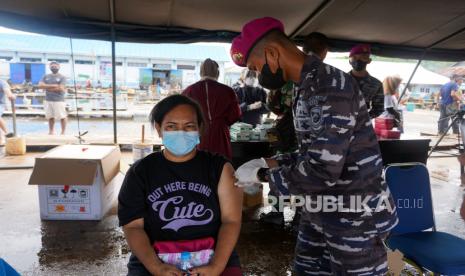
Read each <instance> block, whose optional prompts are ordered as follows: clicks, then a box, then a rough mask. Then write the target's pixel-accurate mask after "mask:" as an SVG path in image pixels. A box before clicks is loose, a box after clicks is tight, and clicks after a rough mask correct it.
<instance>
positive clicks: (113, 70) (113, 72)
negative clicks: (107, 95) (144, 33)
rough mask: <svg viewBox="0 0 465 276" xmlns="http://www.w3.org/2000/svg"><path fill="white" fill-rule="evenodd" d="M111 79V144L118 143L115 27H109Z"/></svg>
mask: <svg viewBox="0 0 465 276" xmlns="http://www.w3.org/2000/svg"><path fill="white" fill-rule="evenodd" d="M111 75H112V76H111V78H112V89H113V143H115V144H117V143H118V135H117V134H118V133H117V128H116V127H117V126H116V58H115V27H114V26H112V27H111Z"/></svg>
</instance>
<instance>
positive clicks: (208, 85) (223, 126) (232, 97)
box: [182, 58, 241, 160]
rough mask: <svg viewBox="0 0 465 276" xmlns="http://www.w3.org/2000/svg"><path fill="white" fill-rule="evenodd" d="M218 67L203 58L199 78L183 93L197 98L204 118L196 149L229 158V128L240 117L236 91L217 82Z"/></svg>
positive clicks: (230, 156) (230, 154) (230, 153)
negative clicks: (202, 129) (203, 125)
mask: <svg viewBox="0 0 465 276" xmlns="http://www.w3.org/2000/svg"><path fill="white" fill-rule="evenodd" d="M219 75H220V71H219V66H218V63H216V61H214V60H211V59H209V58H207V59H206V60H205V61H204V62H203V63H202V64H201V66H200V76H201V78H202V79H201V80H200V81H198V82H196V83H194V84H192V85H191V86H189V87H187V88H186V89H185V90H184V91H183V93H182V94H183V95H185V96H188V97H189V98H192V99H194V100H195V101H197V102H198V103H199V104H200V106H201V107H202V112H203V114H204V116H205V117H206V118H205V119H206V120H205V121H206V124H205V130H204V131H203V134H202V137H201V138H200V144H199V146H198V148H199V149H200V150H205V151H209V152H211V153H218V154H221V155H223V156H225V157H227V158H229V159H230V160H231V159H232V148H231V137H230V134H229V127H230V126H231V125H232V124H234V123H235V122H237V121H238V120H239V118H240V117H241V110H240V108H239V103H238V100H237V97H236V93H234V90H232V88H231V87H229V86H226V85H224V84H221V83H219V82H218V81H217V80H218V77H219Z"/></svg>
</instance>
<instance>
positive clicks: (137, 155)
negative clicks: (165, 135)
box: [132, 144, 153, 162]
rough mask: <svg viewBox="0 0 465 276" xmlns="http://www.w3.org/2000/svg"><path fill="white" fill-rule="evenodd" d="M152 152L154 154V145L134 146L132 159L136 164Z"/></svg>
mask: <svg viewBox="0 0 465 276" xmlns="http://www.w3.org/2000/svg"><path fill="white" fill-rule="evenodd" d="M152 152H153V145H151V144H133V145H132V159H133V160H134V162H136V161H137V160H139V159H142V158H144V157H146V156H147V155H149V154H151V153H152Z"/></svg>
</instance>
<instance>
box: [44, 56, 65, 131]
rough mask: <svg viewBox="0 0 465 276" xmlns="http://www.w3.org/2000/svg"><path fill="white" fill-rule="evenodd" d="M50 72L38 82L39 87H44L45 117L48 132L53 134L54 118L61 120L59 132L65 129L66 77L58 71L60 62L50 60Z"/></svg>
mask: <svg viewBox="0 0 465 276" xmlns="http://www.w3.org/2000/svg"><path fill="white" fill-rule="evenodd" d="M50 71H51V72H52V73H51V74H47V75H45V76H43V77H42V79H41V80H40V82H39V89H45V102H44V109H45V118H46V119H47V120H48V134H50V135H54V134H55V131H54V129H55V120H60V122H61V134H62V135H64V134H65V131H66V121H67V119H66V118H67V117H68V114H67V113H66V103H65V92H66V91H65V84H66V77H65V76H63V75H62V74H60V73H58V71H60V64H58V62H55V61H52V62H51V63H50Z"/></svg>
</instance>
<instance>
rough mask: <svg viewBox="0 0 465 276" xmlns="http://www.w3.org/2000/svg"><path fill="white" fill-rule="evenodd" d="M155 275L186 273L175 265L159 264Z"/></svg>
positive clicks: (180, 274)
mask: <svg viewBox="0 0 465 276" xmlns="http://www.w3.org/2000/svg"><path fill="white" fill-rule="evenodd" d="M153 275H154V276H183V275H184V273H183V272H182V271H181V270H179V269H177V268H176V267H175V266H173V265H169V264H160V265H159V266H157V269H156V271H155V273H153Z"/></svg>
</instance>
